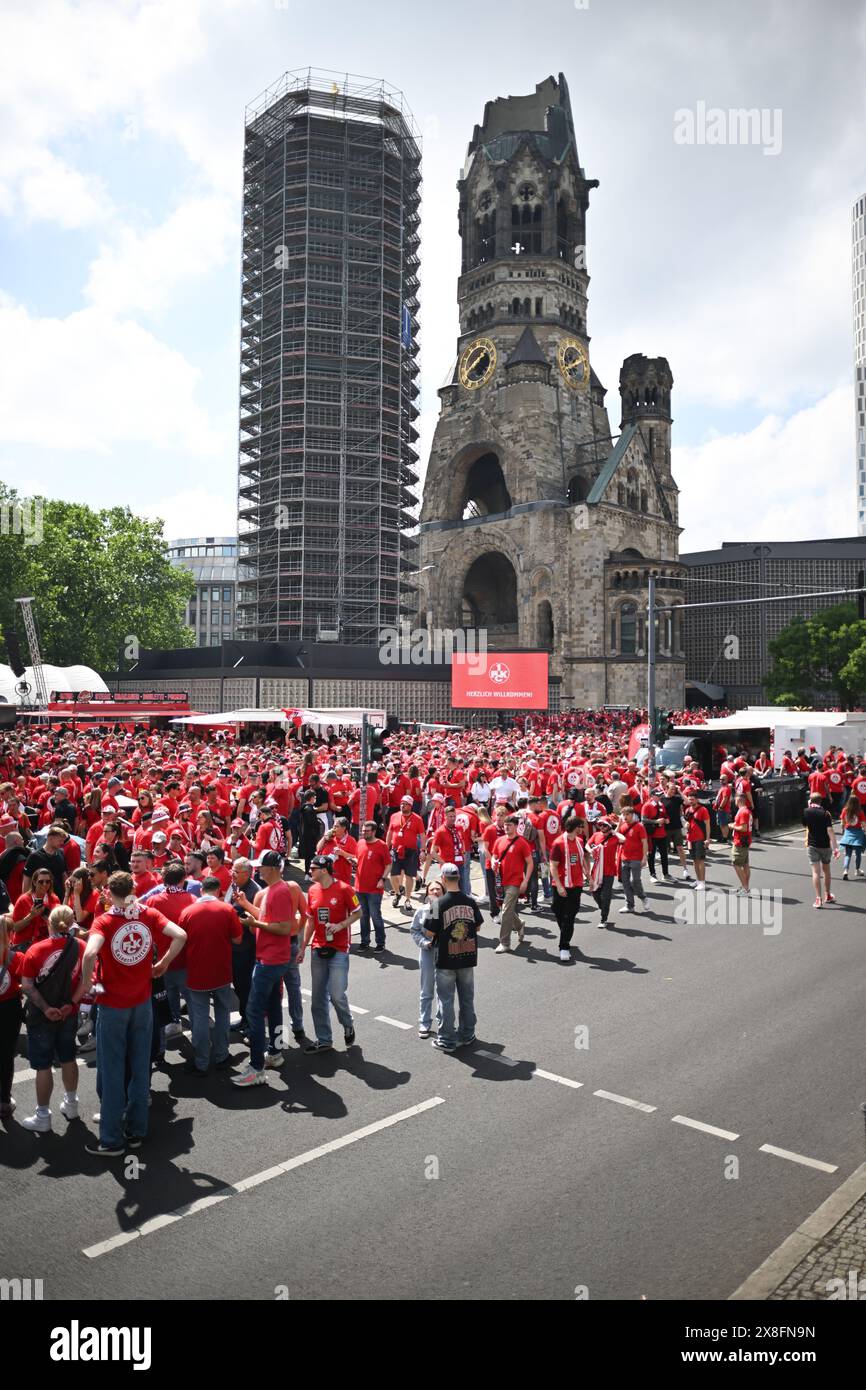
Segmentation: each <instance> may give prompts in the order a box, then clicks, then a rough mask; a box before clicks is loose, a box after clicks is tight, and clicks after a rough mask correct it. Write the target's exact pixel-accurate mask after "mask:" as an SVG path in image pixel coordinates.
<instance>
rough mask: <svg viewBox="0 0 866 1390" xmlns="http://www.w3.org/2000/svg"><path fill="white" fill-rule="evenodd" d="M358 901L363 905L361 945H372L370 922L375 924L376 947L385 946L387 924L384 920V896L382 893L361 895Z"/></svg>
mask: <svg viewBox="0 0 866 1390" xmlns="http://www.w3.org/2000/svg"><path fill="white" fill-rule="evenodd" d="M358 901H359V903H360V904H361V945H362V946H369V944H370V921H371V919H372V922H373V931H374V932H375V934H376V945H377V946H384V945H385V923H384V922H383V920H382V894H381V893H359V894H358Z"/></svg>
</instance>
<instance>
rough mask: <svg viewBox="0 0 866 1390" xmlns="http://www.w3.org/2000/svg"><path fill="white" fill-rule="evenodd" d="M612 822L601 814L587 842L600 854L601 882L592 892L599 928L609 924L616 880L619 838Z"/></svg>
mask: <svg viewBox="0 0 866 1390" xmlns="http://www.w3.org/2000/svg"><path fill="white" fill-rule="evenodd" d="M613 832H614V822H613V821H612V820H609V819H608V817H607V816H602V818H601V820H600V821H596V830H595V833H594V834H593V835H592V836H591V837H590V841H589V843H590V844H591V845H592V846H594V847H595V853H596V854H599V853H600V854H601V855H602V868H601V882H600V883H599V885H598V888H597V889H596V890H595V892H594V893H593V895H592V896H593V897H594V898H595V901H596V905H597V907H598V910H599V912H600V913H601V921H600V922H599V924H598V925H599V928H601V927H607V926H609V922H608V918H609V917H610V903H611V898H612V897H613V885H614V882H615V880H616V861H617V857H618V855H619V840H618V839H617V838H616V836H615V835H614V833H613Z"/></svg>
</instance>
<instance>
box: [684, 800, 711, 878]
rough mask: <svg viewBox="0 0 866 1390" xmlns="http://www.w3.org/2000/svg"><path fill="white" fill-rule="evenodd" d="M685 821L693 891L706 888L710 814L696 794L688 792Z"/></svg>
mask: <svg viewBox="0 0 866 1390" xmlns="http://www.w3.org/2000/svg"><path fill="white" fill-rule="evenodd" d="M683 816H684V817H685V820H686V826H687V829H686V843H687V844H688V847H689V854H690V856H691V860H692V863H693V865H694V868H695V878H696V880H697V882H696V883H695V889H696V890H698V889H701V888H706V877H707V841H708V840H709V838H710V813H709V811H708V810H707V808H706V806H702V805H701V803H700V802H699V801H698V797H697V793H696V792H689V793H688V795H687V797H686V804H685V807H684V808H683Z"/></svg>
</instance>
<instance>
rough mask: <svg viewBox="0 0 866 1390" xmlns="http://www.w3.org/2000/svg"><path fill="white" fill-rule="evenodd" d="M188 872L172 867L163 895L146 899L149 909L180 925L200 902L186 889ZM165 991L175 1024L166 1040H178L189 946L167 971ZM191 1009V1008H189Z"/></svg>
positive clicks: (165, 876) (170, 1024) (180, 1028)
mask: <svg viewBox="0 0 866 1390" xmlns="http://www.w3.org/2000/svg"><path fill="white" fill-rule="evenodd" d="M185 884H186V870H185V869H184V867H183V865H182V864H169V866H168V868H167V869H166V871H165V875H164V879H163V888H162V892H160V893H154V894H153V895H152V896H151V897H149V898H148V900H147V905H148V907H152V908H154V909H155V910H156V911H157V912H161V913H162V915H163V917H167V918H168V920H169V922H174V923H175V925H178V926H179V925H180V919H181V917H182V916H183V914H184V912H185V911H186V909H187V908H188V907H190V906H191V905H192V904H193V903H194V902H197V901H198V899H197V898H195V897H194V896H193V894H192V893H188V892H187V890H186V887H185ZM164 984H165V992H166V994H167V995H168V1004H169V1008H170V1009H171V1017H172V1022H171V1023H167V1024H166V1025H165V1036H166V1038H176V1037H179V1036H180V1035H181V1033H182V1032H183V1023H182V1021H181V1016H180V999H181V994H182V993H183V994H186V947H184V948H183V950H182V951H180V953H179V954H178V955H177V956H175V958H174V960H173V961H172V963H171V969H170V970H166V972H165V979H164ZM187 1007H188V1006H187Z"/></svg>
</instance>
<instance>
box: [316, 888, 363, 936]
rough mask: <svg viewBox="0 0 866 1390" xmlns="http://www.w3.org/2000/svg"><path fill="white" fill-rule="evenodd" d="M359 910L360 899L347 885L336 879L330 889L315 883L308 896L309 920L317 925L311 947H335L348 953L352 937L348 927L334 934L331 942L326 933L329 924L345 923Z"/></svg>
mask: <svg viewBox="0 0 866 1390" xmlns="http://www.w3.org/2000/svg"><path fill="white" fill-rule="evenodd" d="M357 908H358V899H357V897H356V896H355V892H354V889H352V888H349V887H348V886H347V885H346V884H345V883H339V882H338V881H337V880H336V879H335V880H334V881H333V883H332V884H331V886H330V887H329V888H323V887H322V885H321V883H314V884H313V886H312V888H311V889H310V891H309V893H308V895H307V913H308V919H309V920H310V921H312V922H315V924H316V927H315V931H314V932H313V935H312V937H311V938H310V945H311V946H334V947H336V949H337V950H338V951H348V949H349V937H350V936H351V931H350V929H349V928H348V927H343V928H342V930H341V931H338V932H334V935H333V936H332V938H331V940H330V941H329V940H328V939H327V936H326V934H325V932H326V928H327V926H328V924H329V923H331V924H333V923H335V922H343V921H345V919H346V918H347V917H350V916H351V914H352V913H353V912H355V911H356V909H357Z"/></svg>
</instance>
